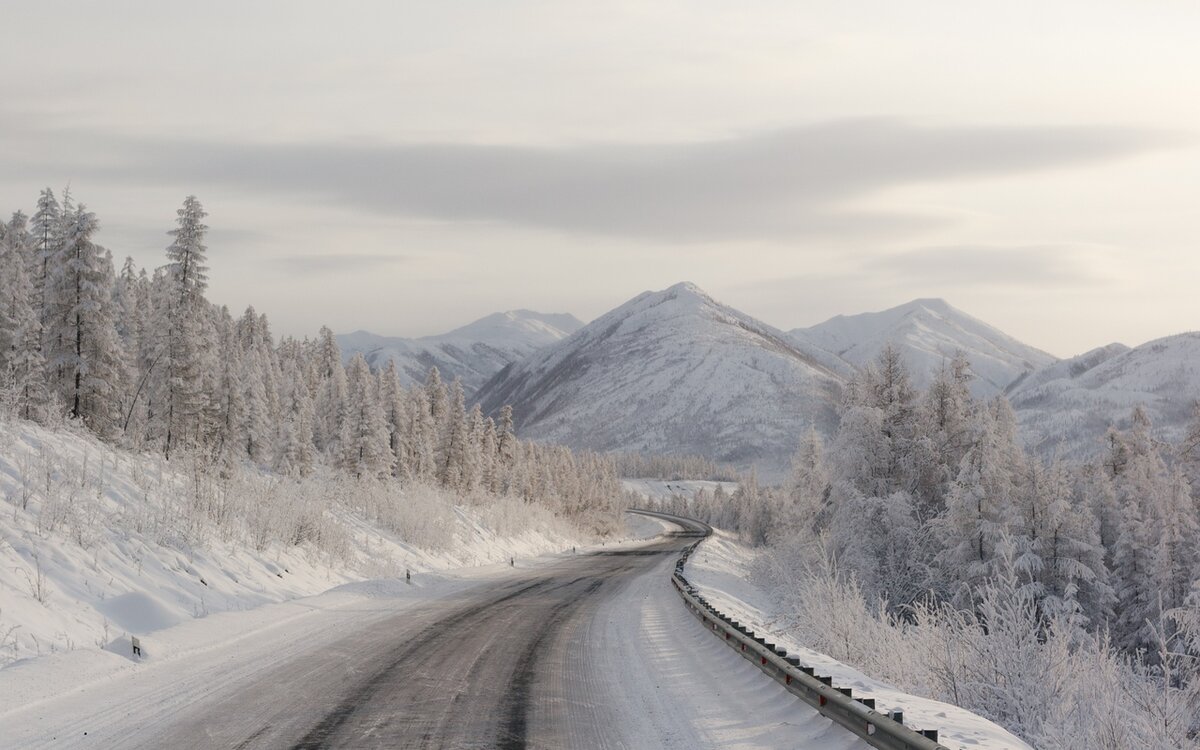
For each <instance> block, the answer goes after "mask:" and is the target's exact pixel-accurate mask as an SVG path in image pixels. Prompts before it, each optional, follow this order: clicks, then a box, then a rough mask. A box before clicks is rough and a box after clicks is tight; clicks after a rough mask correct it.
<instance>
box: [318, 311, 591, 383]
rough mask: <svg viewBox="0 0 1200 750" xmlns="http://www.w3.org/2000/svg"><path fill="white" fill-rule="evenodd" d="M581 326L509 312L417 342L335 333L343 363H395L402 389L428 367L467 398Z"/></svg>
mask: <svg viewBox="0 0 1200 750" xmlns="http://www.w3.org/2000/svg"><path fill="white" fill-rule="evenodd" d="M582 326H583V323H582V322H580V321H579V320H578V319H577V318H575V316H573V315H567V314H558V315H548V314H544V313H537V312H532V311H530V310H511V311H509V312H502V313H494V314H492V315H489V316H487V317H485V318H480V319H479V320H477V321H475V322H474V323H470V324H468V325H465V326H463V327H461V328H456V329H454V330H453V331H450V332H449V333H444V334H441V335H438V336H425V337H423V338H417V339H406V338H396V337H388V336H379V335H376V334H373V333H369V332H367V331H355V332H354V333H346V334H339V335H338V336H337V341H338V345H339V346H341V348H342V356H344V357H345V358H346V359H349V358H350V357H353V356H354V355H355V354H356V353H358V352H361V353H362V354H363V356H365V357H366V359H367V363H368V364H370V365H371V367H372V368H381V367H386V366H387V362H388V360H389V359H391V360H395V362H396V367H397V368H398V369H399V370H400V376H401V380H402V381H403V382H404V384H405V385H406V386H408V385H411V384H412V383H420V382H424V381H425V377H426V375H428V373H429V368H431V367H437V368H438V370H440V371H441V373H442V378H443V379H445V380H447V381H449V380H453V379H454V378H455V377H459V378H462V381H463V387H464V389H465V390H466V392H467V393H468V394H470V393H473V392H475V390H477V389H478V388H479V386H481V385H483V384H484V382H486V381H487V380H488V378H490V377H492V376H493V375H495V374H496V373H497V372H499V371H500V370H501V369H503V368H504V367H505V366H506V365H508V364H509V363H511V362H516V361H518V360H521V359H524V358H525V357H527V356H529V355H530V354H532V353H533V352H534V351H536V350H538V349H540V348H541V347H543V346H546V345H547V344H553V343H554V342H556V341H560V340H561V339H563V338H566V337H567V336H568V335H570V334H571V333H574V332H575V331H577V330H579V328H580V327H582Z"/></svg>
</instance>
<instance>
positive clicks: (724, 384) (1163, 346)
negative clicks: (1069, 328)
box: [338, 283, 1200, 475]
mask: <svg viewBox="0 0 1200 750" xmlns="http://www.w3.org/2000/svg"><path fill="white" fill-rule="evenodd" d="M338 341H339V343H340V344H341V346H342V348H343V353H344V355H345V356H346V357H350V356H353V354H354V353H355V352H359V351H361V352H363V353H364V355H365V356H366V357H367V360H368V362H369V363H371V365H372V366H373V367H383V366H386V363H387V361H388V359H394V360H396V362H397V364H398V365H399V367H400V371H401V374H402V378H403V379H404V380H405V382H406V383H413V382H421V381H423V380H424V379H425V377H426V374H427V373H428V371H429V368H430V367H434V366H436V367H437V368H438V369H439V370H441V371H442V374H443V377H444V378H446V379H447V380H449V379H453V378H454V377H460V378H462V380H463V384H464V388H465V390H466V391H467V394H468V397H472V400H473V401H477V402H479V403H481V404H482V405H483V406H484V408H485V409H487V410H488V411H495V410H496V409H498V408H499V407H500V406H501V405H503V404H505V403H509V404H511V405H512V406H513V407H514V411H515V415H516V418H517V429H518V432H519V433H520V434H521V436H522V437H525V438H531V439H536V440H547V441H554V442H561V443H564V444H567V445H570V446H571V447H574V448H587V449H592V450H599V451H611V450H616V451H640V452H647V453H665V454H672V453H674V454H695V455H701V456H705V457H708V458H711V459H713V460H716V461H720V462H723V463H730V464H734V465H740V466H750V465H754V466H757V467H759V468H760V469H762V470H763V471H764V472H765V473H766V474H768V475H778V474H780V473H781V472H782V471H783V469H784V467H785V466H786V465H787V461H788V459H789V457H790V455H791V452H792V450H793V449H794V447H795V444H796V441H797V440H798V439H799V436H800V434H801V432H802V431H803V430H804V429H806V427H807V425H809V424H813V425H815V426H817V427H818V428H819V429H821V430H822V431H824V432H826V433H827V434H828V433H830V432H832V430H833V429H835V427H836V406H837V403H838V394H839V393H840V391H841V387H842V385H843V384H844V383H845V382H846V381H847V380H848V379H849V378H850V377H852V376H853V375H854V374H855V373H856V372H857V371H859V370H860V369H861V368H863V367H865V366H867V365H868V364H870V363H871V362H872V361H874V360H875V359H876V357H878V355H879V352H880V351H882V349H883V348H884V347H885V346H886V345H888V344H892V345H893V346H895V347H897V348H899V350H900V351H901V353H902V355H903V357H904V359H905V362H906V363H907V364H908V366H909V369H910V372H911V374H912V378H913V382H914V384H915V385H916V386H918V387H919V388H920V387H924V386H925V385H927V384H928V383H929V382H930V379H931V376H932V373H933V372H934V371H935V370H936V369H937V368H939V367H941V366H942V364H943V363H945V362H947V361H949V359H950V358H951V357H953V356H954V354H955V352H957V351H960V350H961V351H962V352H963V353H965V355H966V356H967V359H968V361H969V362H970V363H971V369H972V370H973V372H974V373H975V375H976V379H975V381H974V385H973V390H974V393H975V395H976V396H978V397H982V398H990V397H992V396H995V395H1000V394H1003V395H1005V396H1007V397H1008V398H1009V400H1010V401H1011V402H1012V405H1013V408H1014V410H1015V411H1016V414H1017V418H1018V420H1019V422H1020V425H1021V433H1022V436H1023V438H1024V439H1025V441H1026V443H1027V444H1028V445H1029V446H1030V447H1031V448H1033V449H1035V450H1038V451H1040V452H1043V453H1058V454H1060V455H1065V456H1069V457H1082V456H1086V455H1089V454H1091V453H1093V452H1094V451H1095V450H1098V446H1099V441H1100V440H1101V439H1102V438H1103V435H1104V432H1105V430H1106V429H1107V427H1108V425H1109V424H1115V425H1118V426H1121V425H1124V424H1126V423H1127V422H1128V418H1129V414H1130V412H1131V411H1132V409H1133V407H1134V406H1135V405H1138V404H1141V405H1143V407H1144V408H1145V409H1146V411H1147V413H1148V414H1149V415H1150V416H1151V418H1152V419H1153V420H1154V422H1155V424H1156V429H1157V431H1158V433H1159V434H1160V435H1161V436H1163V437H1166V438H1170V437H1173V436H1175V435H1176V434H1177V433H1179V431H1180V430H1182V429H1184V428H1185V426H1186V422H1187V419H1188V416H1189V414H1190V410H1191V404H1192V402H1193V401H1195V400H1196V399H1200V333H1188V334H1180V335H1178V336H1171V337H1167V338H1164V339H1159V340H1157V341H1152V342H1150V343H1147V344H1144V345H1142V346H1139V347H1136V348H1134V349H1130V348H1129V347H1127V346H1124V345H1122V344H1110V345H1108V346H1105V347H1100V348H1098V349H1094V350H1092V351H1090V352H1087V353H1085V354H1081V355H1079V356H1077V357H1072V358H1069V359H1064V360H1059V359H1057V358H1055V357H1053V356H1052V355H1050V354H1047V353H1046V352H1043V351H1041V350H1039V349H1036V348H1034V347H1031V346H1029V345H1027V344H1024V343H1022V342H1020V341H1018V340H1016V339H1014V338H1013V337H1011V336H1009V335H1007V334H1005V333H1003V332H1002V331H1000V330H998V329H996V328H995V327H993V326H991V325H989V324H987V323H984V322H983V321H981V320H978V319H977V318H974V317H972V316H970V315H968V314H967V313H964V312H962V311H961V310H958V309H956V308H954V307H953V306H951V305H950V304H948V303H947V302H945V301H944V300H941V299H917V300H913V301H912V302H908V303H906V304H903V305H899V306H897V307H894V308H891V309H888V310H883V311H880V312H872V313H863V314H859V315H839V316H836V317H834V318H831V319H829V320H827V321H825V322H824V323H820V324H818V325H815V326H811V327H808V328H799V329H795V330H793V331H791V332H789V333H784V332H782V331H780V330H778V329H775V328H773V327H771V326H769V325H767V324H766V323H763V322H761V321H758V320H755V319H754V318H752V317H750V316H749V315H746V314H745V313H742V312H739V311H738V310H735V309H733V308H730V307H728V306H726V305H723V304H721V303H719V302H717V301H715V300H714V299H713V298H712V297H710V296H709V295H708V294H706V293H705V292H704V291H703V290H701V289H700V288H699V287H697V286H696V285H694V284H690V283H681V284H676V285H675V286H672V287H670V288H669V289H665V290H662V291H657V292H644V293H642V294H640V295H638V296H637V297H635V298H633V299H632V300H629V301H628V302H626V303H625V304H623V305H621V306H619V307H617V308H616V309H614V310H612V311H610V312H609V313H606V314H605V315H603V316H601V317H600V318H598V319H596V320H595V321H593V322H592V323H590V324H588V325H586V326H585V325H584V324H583V323H582V322H580V321H579V320H578V319H576V318H575V317H574V316H571V315H566V314H560V315H547V314H543V313H536V312H531V311H528V310H514V311H510V312H505V313H496V314H494V315H489V316H487V317H485V318H481V319H480V320H478V321H475V322H474V323H471V324H469V325H466V326H463V327H461V328H458V329H455V330H453V331H451V332H449V333H446V334H442V335H439V336H427V337H424V338H419V339H406V338H390V337H384V336H377V335H375V334H371V333H366V332H363V331H359V332H356V333H352V334H344V335H341V336H338Z"/></svg>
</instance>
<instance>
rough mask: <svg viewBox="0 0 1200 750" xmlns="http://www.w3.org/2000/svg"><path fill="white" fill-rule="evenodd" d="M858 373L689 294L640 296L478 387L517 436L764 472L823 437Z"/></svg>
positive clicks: (683, 289) (695, 292) (693, 291)
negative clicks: (505, 409)
mask: <svg viewBox="0 0 1200 750" xmlns="http://www.w3.org/2000/svg"><path fill="white" fill-rule="evenodd" d="M852 373H853V369H852V368H851V367H850V366H849V365H847V364H846V363H845V362H844V361H842V360H841V359H839V358H838V357H836V356H834V355H832V354H830V353H828V352H826V351H824V350H822V349H819V348H816V347H812V348H807V347H805V346H804V345H803V344H799V343H797V342H795V341H794V340H793V339H791V338H790V337H789V336H788V335H787V334H785V333H783V332H782V331H780V330H778V329H775V328H772V327H771V326H769V325H767V324H765V323H762V322H760V321H758V320H755V319H754V318H751V317H750V316H748V315H746V314H745V313H741V312H739V311H737V310H734V309H732V308H730V307H727V306H725V305H722V304H720V303H718V302H716V301H715V300H713V299H712V298H711V297H710V296H708V295H707V294H706V293H705V292H704V291H703V290H701V289H699V288H698V287H697V286H695V285H694V284H690V283H681V284H676V285H675V286H672V287H670V288H669V289H666V290H663V291H658V292H645V293H643V294H640V295H638V296H637V297H635V298H633V299H632V300H630V301H628V302H626V303H625V304H623V305H621V306H619V307H617V308H616V309H614V310H612V311H611V312H609V313H607V314H605V315H603V316H601V317H600V318H598V319H596V320H595V321H593V322H592V323H590V324H588V325H587V326H585V327H583V328H581V329H580V330H578V331H576V332H575V333H574V334H572V335H571V336H569V337H567V338H565V339H563V340H562V341H560V342H558V343H556V344H553V345H551V346H549V347H547V348H545V349H543V350H541V351H538V352H536V353H535V354H533V355H532V356H531V357H529V358H528V359H526V360H524V361H521V362H515V363H513V364H512V365H510V366H508V367H506V368H505V369H504V370H502V371H501V372H500V373H498V374H497V375H496V376H495V377H494V378H493V379H492V380H490V381H489V382H488V383H487V384H485V385H484V386H483V388H481V389H480V391H479V393H478V394H477V399H478V400H479V401H480V402H481V403H482V405H483V408H484V409H485V411H495V410H496V409H499V408H500V406H502V405H504V404H511V405H512V407H513V412H514V417H515V418H516V421H517V426H518V430H519V433H520V434H521V435H522V436H523V437H526V438H532V439H537V440H547V441H552V442H561V443H564V444H566V445H570V446H574V447H579V448H587V449H592V450H598V451H645V452H658V453H676V454H695V455H703V456H707V457H710V458H713V459H715V460H718V461H721V462H726V463H731V464H737V465H743V466H749V465H752V464H753V465H759V466H760V467H763V468H765V469H779V468H781V467H783V466H785V465H786V463H787V460H788V459H789V458H790V456H791V454H792V452H793V450H794V448H795V444H796V441H797V440H798V439H799V435H800V434H802V433H803V431H804V430H805V429H806V428H807V427H808V425H810V424H813V425H816V426H817V427H819V428H821V429H824V430H828V429H830V428H832V425H833V423H834V421H835V415H834V404H835V403H836V402H837V398H838V394H839V393H840V390H841V386H842V383H843V382H844V381H845V379H846V378H847V377H849V376H850V375H851V374H852Z"/></svg>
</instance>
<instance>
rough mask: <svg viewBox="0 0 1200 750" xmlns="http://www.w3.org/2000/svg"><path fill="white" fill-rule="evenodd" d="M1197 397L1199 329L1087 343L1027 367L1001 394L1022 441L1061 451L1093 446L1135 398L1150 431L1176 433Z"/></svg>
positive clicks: (1081, 451)
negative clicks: (1129, 342) (1137, 340)
mask: <svg viewBox="0 0 1200 750" xmlns="http://www.w3.org/2000/svg"><path fill="white" fill-rule="evenodd" d="M1197 399H1200V332H1193V333H1181V334H1178V335H1175V336H1168V337H1166V338H1162V339H1157V340H1155V341H1151V342H1149V343H1147V344H1143V345H1141V346H1139V347H1136V348H1134V349H1129V348H1127V347H1123V346H1122V345H1120V344H1114V345H1110V346H1108V347H1104V348H1103V349H1098V350H1094V351H1092V352H1088V353H1087V354H1084V355H1081V356H1079V357H1076V358H1074V359H1071V360H1066V361H1065V362H1063V363H1060V364H1059V365H1056V366H1054V367H1052V368H1050V369H1048V370H1047V371H1044V372H1039V373H1035V374H1034V375H1031V376H1030V377H1029V378H1027V379H1026V382H1023V383H1020V384H1018V385H1017V386H1016V387H1014V388H1013V390H1012V392H1011V393H1010V394H1009V400H1010V401H1011V402H1012V405H1013V409H1014V410H1016V413H1017V418H1018V420H1019V421H1020V425H1021V430H1022V435H1023V437H1024V438H1025V441H1026V443H1027V444H1028V445H1029V446H1030V447H1032V448H1034V449H1035V450H1039V451H1042V452H1045V453H1050V452H1057V453H1058V454H1059V455H1060V456H1063V457H1068V458H1084V457H1090V456H1093V455H1095V454H1096V453H1098V452H1099V451H1100V450H1101V449H1102V447H1103V443H1104V433H1105V431H1106V430H1107V429H1108V426H1109V425H1116V426H1118V427H1122V428H1124V427H1128V425H1129V417H1130V414H1131V413H1132V411H1133V408H1134V407H1135V406H1141V407H1142V408H1144V409H1145V410H1146V413H1147V414H1148V415H1149V416H1150V419H1151V421H1152V422H1153V423H1154V427H1155V433H1156V434H1157V436H1158V437H1160V438H1162V439H1164V440H1170V441H1175V440H1178V439H1179V438H1180V437H1181V436H1182V435H1183V432H1184V430H1186V428H1187V422H1188V419H1189V417H1190V415H1191V410H1192V405H1193V404H1194V403H1195V402H1196V401H1197Z"/></svg>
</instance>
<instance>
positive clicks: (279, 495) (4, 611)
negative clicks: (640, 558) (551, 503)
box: [0, 422, 585, 666]
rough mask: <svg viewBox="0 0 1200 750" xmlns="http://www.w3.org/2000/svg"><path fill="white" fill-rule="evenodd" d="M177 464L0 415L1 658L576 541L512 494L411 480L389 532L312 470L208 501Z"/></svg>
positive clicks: (123, 642) (124, 637)
mask: <svg viewBox="0 0 1200 750" xmlns="http://www.w3.org/2000/svg"><path fill="white" fill-rule="evenodd" d="M188 469H189V467H188V466H187V465H184V466H172V465H170V464H167V463H165V462H163V461H162V460H161V458H160V457H158V456H142V455H134V454H130V453H127V452H123V451H119V450H114V449H112V448H111V447H110V446H107V445H105V444H103V443H101V442H99V441H97V440H96V439H94V438H93V437H91V436H90V435H87V434H81V433H76V432H73V431H67V430H50V429H46V428H43V427H39V426H36V425H33V424H31V423H28V422H9V423H0V666H3V665H4V664H6V663H10V662H13V661H15V660H18V659H25V658H28V657H34V656H38V655H48V654H53V653H59V652H63V651H69V650H72V649H78V648H106V649H111V650H115V651H118V652H120V653H122V654H126V653H128V651H129V636H130V635H145V634H147V633H151V632H154V631H158V630H161V629H163V628H166V627H171V626H174V625H177V624H179V623H181V622H185V621H188V620H191V619H193V618H196V617H204V616H207V615H209V614H212V613H217V612H222V611H237V610H245V609H251V608H255V607H258V606H261V605H263V604H266V603H270V602H278V601H283V600H287V599H293V598H295V597H299V596H308V595H312V594H316V593H319V592H322V591H325V590H327V589H329V588H331V587H333V586H337V585H340V584H345V583H348V582H353V581H360V580H363V579H372V578H392V579H396V578H403V577H404V574H405V570H406V569H408V570H411V571H413V572H414V573H417V572H420V571H430V570H445V569H449V568H458V567H464V566H475V565H484V564H488V563H495V562H498V561H507V560H508V559H509V558H510V557H517V558H522V557H528V556H531V555H535V554H542V553H546V552H551V551H555V550H561V549H563V548H566V547H570V546H574V545H582V544H583V543H584V541H585V540H583V539H581V538H580V537H579V536H578V534H577V532H574V531H573V530H571V529H570V528H569V527H567V526H566V525H565V524H563V523H561V522H559V521H557V520H556V519H554V518H553V517H552V514H550V513H549V511H542V510H539V509H536V508H535V507H534V506H529V505H528V504H527V503H524V502H522V501H520V500H513V501H512V503H511V506H510V507H508V508H507V509H505V508H503V507H501V506H503V505H505V504H506V502H505V501H502V500H501V501H497V502H496V503H491V504H488V505H486V506H478V507H476V506H472V507H463V506H458V505H455V503H456V502H458V501H457V500H455V499H453V498H451V497H449V496H446V495H442V494H439V493H436V492H435V491H433V490H430V489H428V488H424V489H422V488H416V487H412V488H409V489H408V490H406V492H408V493H409V496H408V497H406V498H404V499H403V500H404V502H405V503H407V504H409V506H410V507H411V510H412V511H414V512H412V513H411V514H408V515H406V516H403V517H401V516H392V518H393V521H394V523H392V524H390V525H389V526H387V527H385V526H384V525H382V524H380V523H376V522H373V521H371V520H370V519H369V518H368V517H366V516H364V515H363V514H362V513H360V512H358V511H355V510H353V509H352V507H351V506H350V505H349V504H343V503H337V502H332V503H331V502H328V498H329V497H330V496H336V495H338V494H339V493H342V492H345V491H346V488H345V487H344V486H342V485H339V484H337V483H336V482H335V481H334V480H328V481H326V480H323V479H321V478H312V479H310V480H306V483H293V484H286V483H284V482H281V481H280V480H278V479H275V478H271V477H265V476H259V475H255V474H250V475H249V476H248V477H244V478H241V479H236V478H235V479H234V480H231V481H233V482H235V483H238V482H240V484H235V485H234V486H235V487H236V488H240V489H242V490H245V494H242V493H240V492H238V491H233V492H230V493H228V494H226V495H213V496H211V497H222V498H224V500H223V501H222V502H221V503H220V504H217V505H214V504H213V502H212V501H211V497H210V496H209V495H207V494H205V493H202V492H199V491H198V490H202V489H203V485H198V484H197V483H196V477H195V475H192V474H189V471H188ZM200 479H201V481H207V479H208V478H206V477H200ZM197 498H202V499H201V500H197ZM321 502H326V504H325V505H320V504H319V503H321ZM222 519H224V520H222ZM280 539H283V540H284V541H280Z"/></svg>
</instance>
